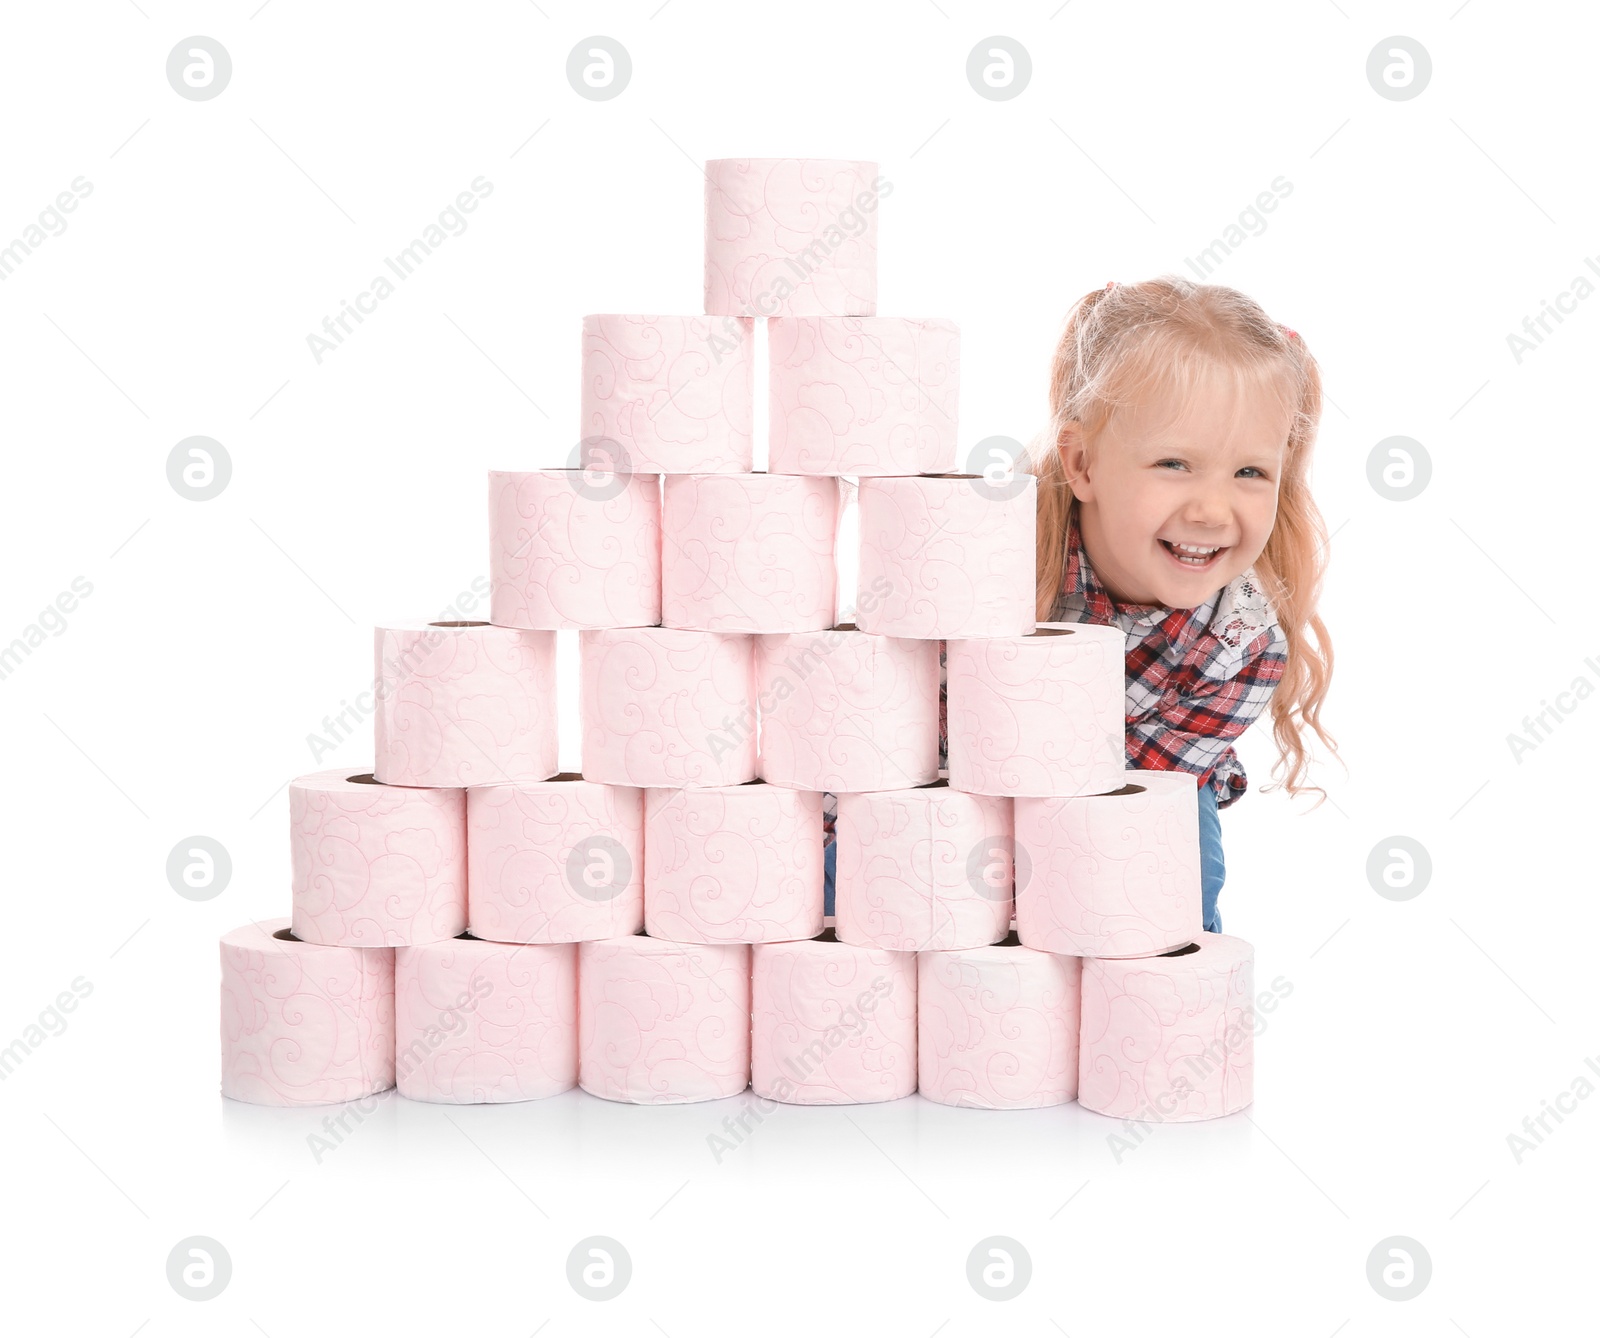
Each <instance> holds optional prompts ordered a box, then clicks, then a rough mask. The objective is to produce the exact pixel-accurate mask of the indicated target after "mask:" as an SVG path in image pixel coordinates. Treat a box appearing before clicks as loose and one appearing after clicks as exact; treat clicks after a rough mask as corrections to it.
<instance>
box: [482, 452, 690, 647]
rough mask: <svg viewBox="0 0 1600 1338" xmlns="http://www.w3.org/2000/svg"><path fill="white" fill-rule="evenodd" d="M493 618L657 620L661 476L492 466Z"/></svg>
mask: <svg viewBox="0 0 1600 1338" xmlns="http://www.w3.org/2000/svg"><path fill="white" fill-rule="evenodd" d="M606 463H607V465H609V464H610V463H611V462H610V461H607V462H606ZM635 468H637V466H635ZM489 619H490V621H491V622H494V623H496V624H497V625H499V626H501V627H528V628H541V629H555V628H561V627H640V626H649V625H651V624H653V623H657V622H660V621H661V490H660V482H659V480H658V477H657V476H656V475H655V474H649V473H643V472H638V473H628V472H626V471H622V472H611V471H610V470H609V469H607V470H606V471H605V472H600V471H599V470H588V471H586V470H582V469H545V470H540V471H538V472H536V473H526V474H518V473H507V472H502V471H497V470H491V471H490V473H489Z"/></svg>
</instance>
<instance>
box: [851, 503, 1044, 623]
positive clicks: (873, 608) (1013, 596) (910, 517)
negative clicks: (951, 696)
mask: <svg viewBox="0 0 1600 1338" xmlns="http://www.w3.org/2000/svg"><path fill="white" fill-rule="evenodd" d="M1034 487H1035V483H1034V479H1033V476H1032V475H1025V474H1019V475H1017V476H1016V477H1015V478H1014V479H1012V480H1011V481H1010V482H1009V483H1007V484H1004V485H997V486H990V485H989V484H987V483H985V482H984V480H983V479H981V478H980V477H978V476H977V475H973V474H936V475H927V476H922V477H913V478H864V479H862V480H861V484H860V492H859V498H860V507H861V566H860V571H859V576H860V584H859V588H858V596H857V609H858V612H857V614H856V621H857V622H858V623H859V624H860V626H861V630H862V631H864V632H878V633H880V634H882V635H884V636H911V637H928V638H944V637H991V636H1026V635H1027V634H1028V633H1030V632H1032V631H1033V627H1034Z"/></svg>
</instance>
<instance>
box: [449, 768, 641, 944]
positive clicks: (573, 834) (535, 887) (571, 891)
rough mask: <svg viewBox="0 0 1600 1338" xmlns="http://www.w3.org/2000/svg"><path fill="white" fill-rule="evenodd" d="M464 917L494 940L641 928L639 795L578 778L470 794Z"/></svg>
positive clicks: (555, 938)
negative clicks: (465, 908)
mask: <svg viewBox="0 0 1600 1338" xmlns="http://www.w3.org/2000/svg"><path fill="white" fill-rule="evenodd" d="M467 868H468V874H469V876H468V879H467V915H468V923H469V924H470V925H471V927H472V933H473V935H474V936H475V937H477V938H481V939H489V940H491V941H494V942H497V943H570V942H575V941H576V940H578V939H585V938H614V937H615V936H617V935H618V934H635V933H637V932H638V931H639V930H640V929H642V928H643V927H644V791H642V790H635V789H631V788H629V787H627V786H621V785H601V784H599V783H597V782H595V781H589V780H585V779H584V778H583V777H582V776H581V775H578V774H577V773H575V772H563V773H562V774H561V775H559V776H552V777H551V778H550V779H549V780H547V781H527V782H525V783H523V784H521V785H488V786H484V787H483V788H481V789H471V790H468V791H467Z"/></svg>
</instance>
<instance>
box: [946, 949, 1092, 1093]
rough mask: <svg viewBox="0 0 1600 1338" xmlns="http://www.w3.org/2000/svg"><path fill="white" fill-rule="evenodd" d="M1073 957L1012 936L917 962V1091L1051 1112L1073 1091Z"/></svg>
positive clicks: (1077, 969)
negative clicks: (1027, 944) (1040, 949)
mask: <svg viewBox="0 0 1600 1338" xmlns="http://www.w3.org/2000/svg"><path fill="white" fill-rule="evenodd" d="M1082 967H1083V964H1082V963H1081V962H1080V961H1079V959H1078V958H1076V957H1061V956H1058V955H1057V954H1055V953H1051V952H1036V951H1035V950H1034V949H1032V948H1025V947H1022V946H1021V945H1020V944H1018V943H1016V941H1015V938H1014V936H1013V938H1012V939H1011V940H1009V941H1008V942H1007V943H1005V944H996V945H995V946H993V947H986V948H965V949H962V950H960V951H956V952H925V953H921V954H919V955H918V958H917V1087H918V1090H920V1091H921V1093H922V1094H923V1095H924V1096H925V1097H927V1098H928V1099H929V1100H930V1101H938V1102H941V1103H942V1104H944V1105H947V1106H982V1107H985V1108H987V1109H989V1110H1021V1109H1024V1108H1026V1107H1030V1106H1058V1105H1061V1104H1062V1103H1063V1102H1067V1101H1071V1100H1072V1098H1073V1097H1074V1096H1075V1095H1077V1091H1078V990H1079V979H1080V976H1081V972H1082Z"/></svg>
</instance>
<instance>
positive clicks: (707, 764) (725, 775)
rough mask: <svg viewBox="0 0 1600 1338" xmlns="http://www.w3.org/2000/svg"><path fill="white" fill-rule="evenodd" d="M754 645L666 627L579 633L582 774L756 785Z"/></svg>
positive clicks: (623, 780)
mask: <svg viewBox="0 0 1600 1338" xmlns="http://www.w3.org/2000/svg"><path fill="white" fill-rule="evenodd" d="M750 641H751V638H750V637H748V636H744V635H738V634H731V633H724V632H693V631H683V630H680V629H676V628H669V627H628V628H617V629H615V630H611V631H590V632H580V633H579V634H578V651H579V661H580V672H579V691H578V710H579V715H580V716H581V717H582V720H583V774H584V775H585V776H587V777H588V778H589V779H590V780H595V781H603V782H605V783H606V784H609V785H638V786H649V785H659V786H669V785H741V784H743V783H744V782H745V781H747V780H754V779H755V775H756V700H755V672H754V664H753V661H752V656H751V646H750ZM541 779H542V778H541Z"/></svg>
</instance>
